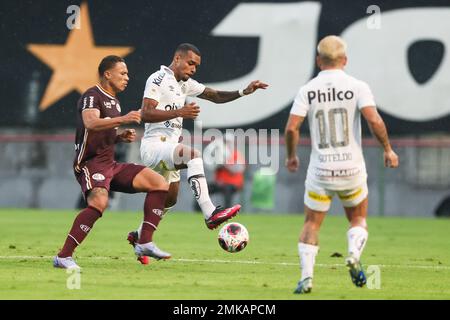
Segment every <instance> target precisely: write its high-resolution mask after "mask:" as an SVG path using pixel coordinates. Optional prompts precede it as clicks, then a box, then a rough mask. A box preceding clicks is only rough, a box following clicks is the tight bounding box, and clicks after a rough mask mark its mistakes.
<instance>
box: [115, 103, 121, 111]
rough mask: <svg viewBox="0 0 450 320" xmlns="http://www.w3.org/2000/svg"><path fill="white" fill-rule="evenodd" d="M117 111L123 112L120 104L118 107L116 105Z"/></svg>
mask: <svg viewBox="0 0 450 320" xmlns="http://www.w3.org/2000/svg"><path fill="white" fill-rule="evenodd" d="M116 109H117V111H119V112H121V111H122V109H120V104H117V105H116Z"/></svg>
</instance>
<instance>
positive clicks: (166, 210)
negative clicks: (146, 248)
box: [137, 206, 173, 239]
mask: <svg viewBox="0 0 450 320" xmlns="http://www.w3.org/2000/svg"><path fill="white" fill-rule="evenodd" d="M172 208H173V206H172V207H168V208H164V210H163V214H162V215H161V219H162V218H164V215H165V214H166V213H167V212H169V211H170V209H172ZM142 224H143V222H141V224H140V225H139V228H138V229H137V233H138V239H139V238H140V237H141V231H142Z"/></svg>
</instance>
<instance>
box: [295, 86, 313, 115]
mask: <svg viewBox="0 0 450 320" xmlns="http://www.w3.org/2000/svg"><path fill="white" fill-rule="evenodd" d="M308 110H309V104H308V103H307V99H306V90H305V87H301V88H300V90H299V91H298V93H297V96H296V97H295V99H294V103H293V104H292V108H291V114H294V115H296V116H301V117H305V116H306V114H307V113H308Z"/></svg>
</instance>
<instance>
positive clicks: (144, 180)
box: [133, 168, 169, 192]
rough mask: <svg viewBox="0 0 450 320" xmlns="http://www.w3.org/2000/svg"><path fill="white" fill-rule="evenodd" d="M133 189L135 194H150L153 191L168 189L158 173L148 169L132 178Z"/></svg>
mask: <svg viewBox="0 0 450 320" xmlns="http://www.w3.org/2000/svg"><path fill="white" fill-rule="evenodd" d="M133 188H134V189H135V190H136V191H137V192H150V191H154V190H164V191H167V190H168V189H169V184H168V183H167V181H166V180H165V179H164V177H163V176H161V175H160V174H159V173H156V172H155V171H153V170H152V169H150V168H145V169H143V170H142V171H140V172H139V173H138V174H137V175H136V176H135V177H134V178H133Z"/></svg>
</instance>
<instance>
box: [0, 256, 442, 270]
mask: <svg viewBox="0 0 450 320" xmlns="http://www.w3.org/2000/svg"><path fill="white" fill-rule="evenodd" d="M52 258H53V256H0V260H23V259H30V260H51V259H52ZM79 258H80V259H84V260H129V259H130V258H129V257H101V256H96V257H79ZM171 261H177V262H188V263H231V264H250V265H271V266H295V267H297V266H299V264H298V263H292V262H263V261H251V260H218V259H185V258H179V259H171ZM315 266H317V267H321V268H332V267H344V263H332V264H327V263H317V264H315ZM377 266H378V267H380V268H399V269H430V270H450V266H421V265H400V264H397V265H396V264H377ZM366 267H367V265H366Z"/></svg>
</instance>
